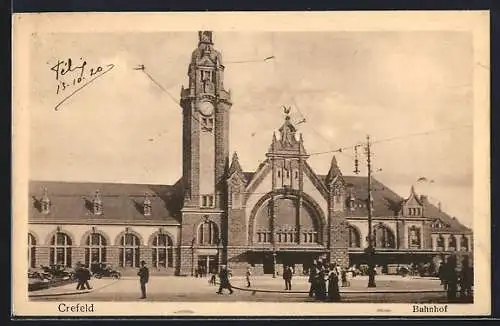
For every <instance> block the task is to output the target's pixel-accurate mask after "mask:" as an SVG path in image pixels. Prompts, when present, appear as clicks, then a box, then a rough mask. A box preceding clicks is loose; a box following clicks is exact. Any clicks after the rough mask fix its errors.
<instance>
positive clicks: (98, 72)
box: [50, 58, 114, 111]
mask: <svg viewBox="0 0 500 326" xmlns="http://www.w3.org/2000/svg"><path fill="white" fill-rule="evenodd" d="M113 68H114V65H113V64H108V65H106V67H102V66H95V67H92V68H89V65H88V63H87V61H85V60H83V59H82V58H80V61H79V62H78V63H75V62H74V61H73V60H72V59H71V58H69V59H67V60H57V63H56V64H55V65H53V66H52V67H51V68H50V70H52V71H53V72H54V74H55V80H56V82H57V88H56V94H62V93H63V92H65V91H68V90H73V91H72V92H71V93H70V94H68V95H67V96H65V97H64V98H63V99H62V100H61V101H60V102H59V103H58V104H57V105H56V107H55V108H54V109H55V110H56V111H58V110H59V109H60V106H61V104H63V103H64V102H65V101H66V100H68V99H69V98H70V97H71V96H73V95H74V94H76V93H77V92H79V91H80V90H81V89H83V88H84V87H86V86H88V85H90V84H91V83H92V82H93V81H95V80H96V79H97V78H99V77H101V76H103V75H104V74H106V73H107V72H109V71H110V70H111V69H113Z"/></svg>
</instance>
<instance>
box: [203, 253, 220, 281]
mask: <svg viewBox="0 0 500 326" xmlns="http://www.w3.org/2000/svg"><path fill="white" fill-rule="evenodd" d="M218 268H219V264H218V259H217V255H204V256H198V275H201V276H207V274H208V273H212V272H215V273H217V270H218Z"/></svg>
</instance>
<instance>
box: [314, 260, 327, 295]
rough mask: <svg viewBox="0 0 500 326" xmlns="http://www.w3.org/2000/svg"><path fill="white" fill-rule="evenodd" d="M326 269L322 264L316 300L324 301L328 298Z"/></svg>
mask: <svg viewBox="0 0 500 326" xmlns="http://www.w3.org/2000/svg"><path fill="white" fill-rule="evenodd" d="M326 279H327V273H326V270H325V269H324V268H323V265H321V269H320V271H319V273H318V274H317V277H316V300H320V301H323V300H325V299H326Z"/></svg>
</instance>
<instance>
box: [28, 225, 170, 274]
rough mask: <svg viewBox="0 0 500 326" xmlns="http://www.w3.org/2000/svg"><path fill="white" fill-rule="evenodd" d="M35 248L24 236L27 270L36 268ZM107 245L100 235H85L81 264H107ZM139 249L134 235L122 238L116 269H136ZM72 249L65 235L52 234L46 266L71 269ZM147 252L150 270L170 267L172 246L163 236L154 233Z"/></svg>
mask: <svg viewBox="0 0 500 326" xmlns="http://www.w3.org/2000/svg"><path fill="white" fill-rule="evenodd" d="M37 245H38V244H37V242H36V239H35V237H34V236H33V235H32V234H31V233H28V263H29V266H30V267H37V259H36V250H37ZM109 245H110V244H109V243H108V242H107V240H106V238H105V237H104V236H103V235H102V234H101V233H97V232H93V233H91V234H89V235H88V236H87V238H86V241H85V244H84V263H85V264H86V265H90V264H93V263H105V262H107V259H108V251H109ZM140 245H141V241H140V239H139V237H138V236H137V235H135V234H133V233H125V234H123V235H122V236H121V237H120V240H119V244H118V265H119V266H120V267H139V263H140V261H141V257H140V255H141V253H140V250H139V248H140ZM73 248H74V244H73V242H72V240H71V237H70V236H69V235H68V234H66V233H64V232H60V231H58V232H56V233H55V234H54V235H53V236H52V237H51V239H50V242H49V264H50V265H63V266H67V267H72V266H73V265H74V264H76V261H73V255H72V253H73V252H72V250H73ZM149 249H150V250H151V255H152V264H153V267H157V268H161V267H163V268H166V267H173V242H172V239H171V238H170V237H169V236H168V235H167V234H163V233H157V234H156V235H155V236H154V238H153V241H152V243H151V246H150V247H149Z"/></svg>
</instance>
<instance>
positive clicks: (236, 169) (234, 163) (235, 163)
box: [229, 152, 243, 176]
mask: <svg viewBox="0 0 500 326" xmlns="http://www.w3.org/2000/svg"><path fill="white" fill-rule="evenodd" d="M233 173H241V174H242V173H243V170H242V169H241V165H240V161H239V159H238V154H237V153H236V152H234V153H233V158H232V159H231V165H230V166H229V176H231V175H233Z"/></svg>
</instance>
